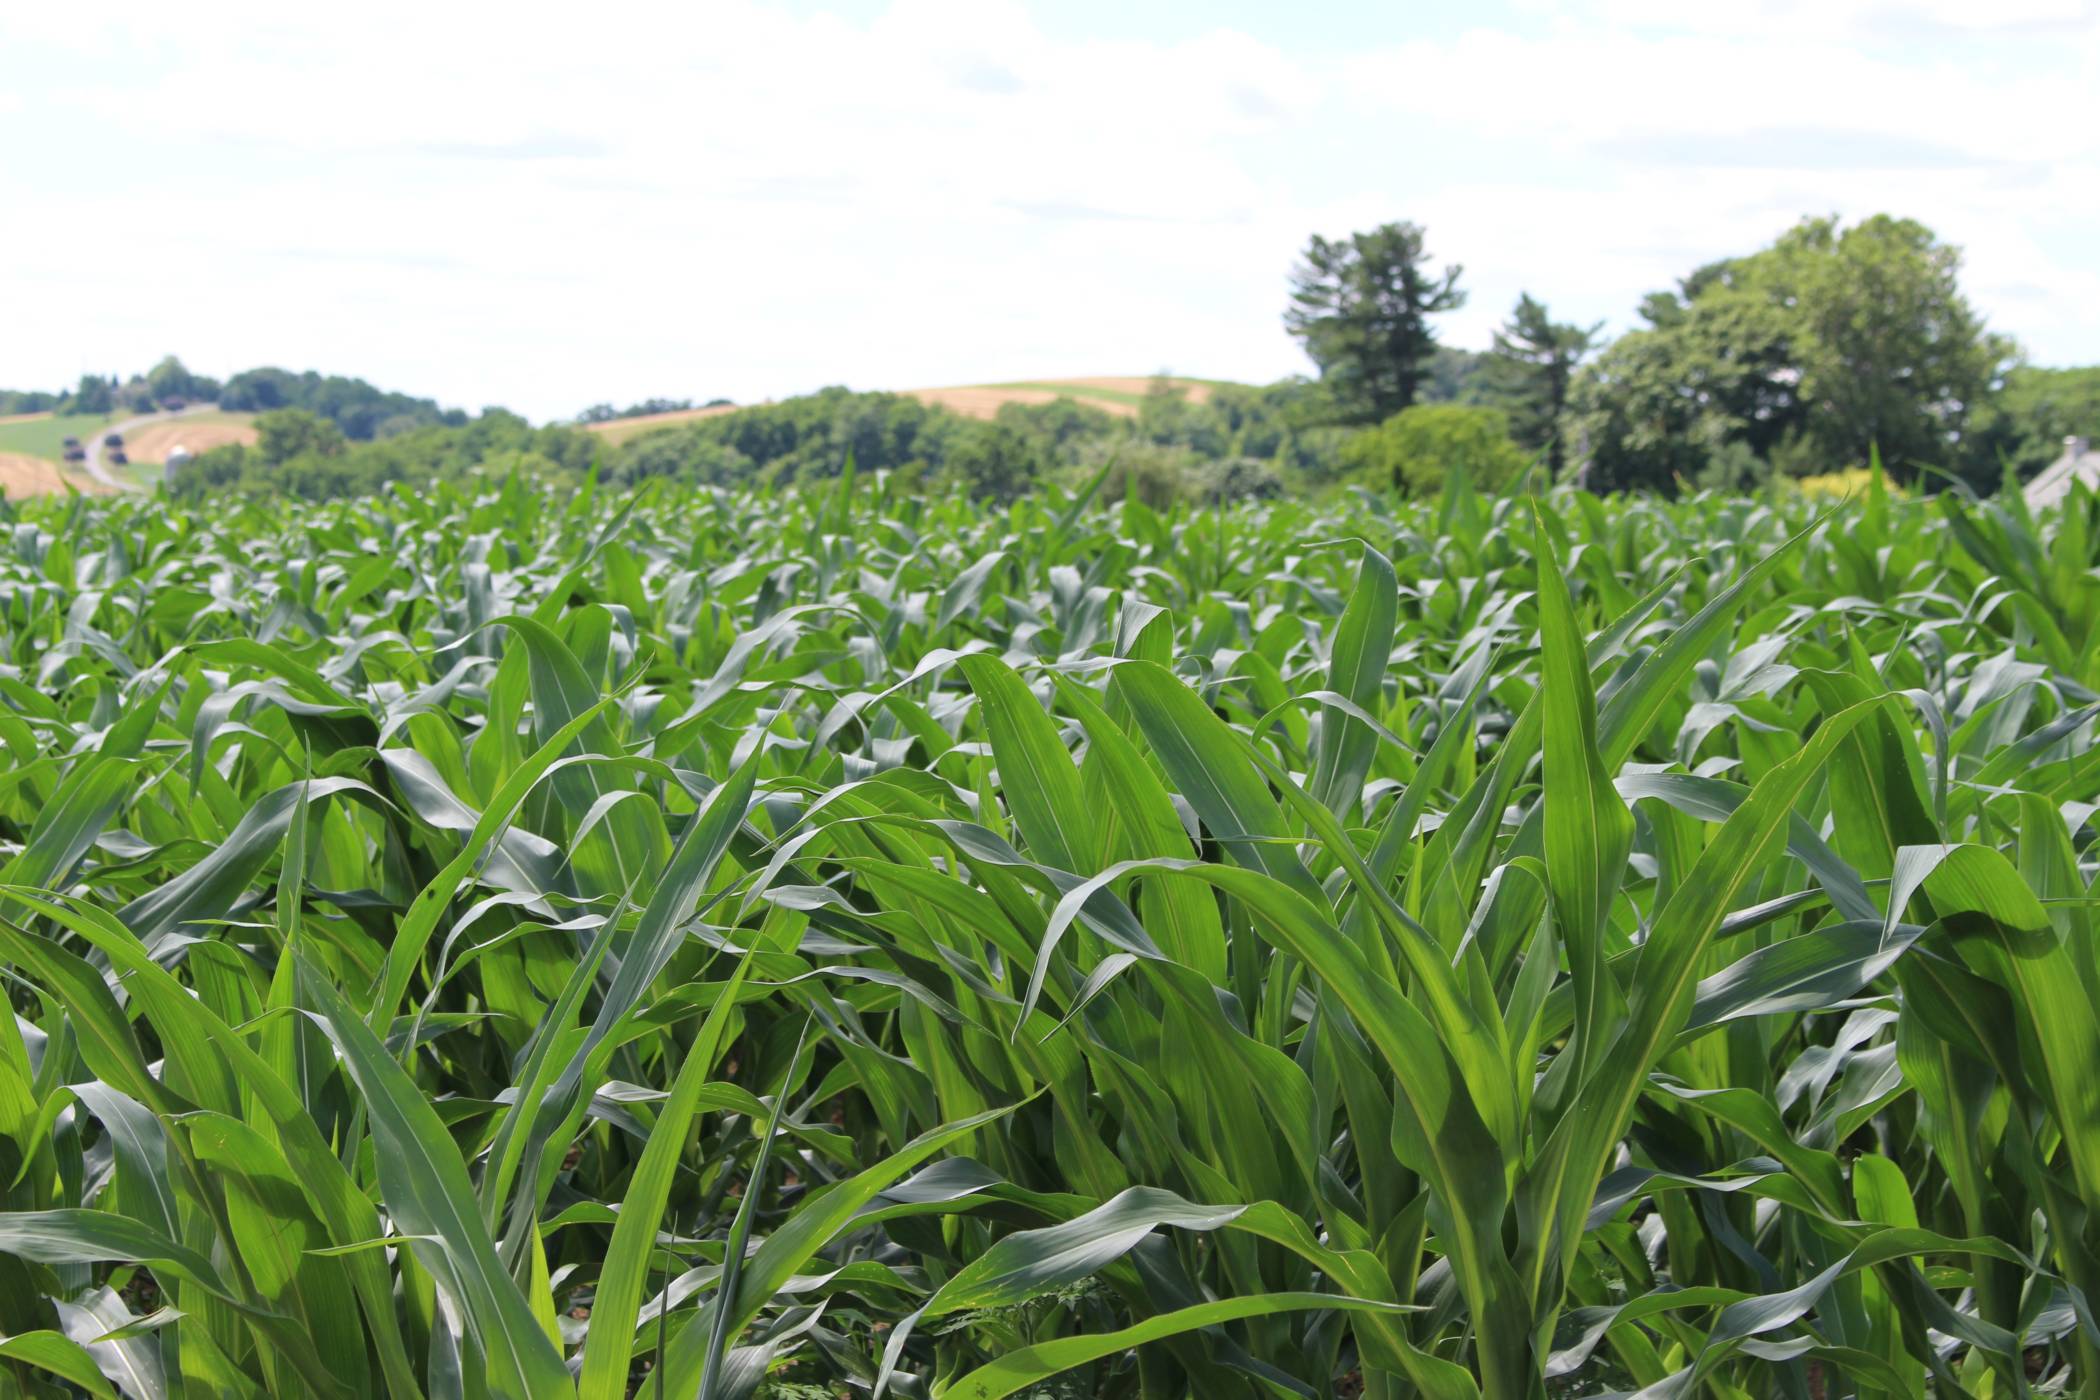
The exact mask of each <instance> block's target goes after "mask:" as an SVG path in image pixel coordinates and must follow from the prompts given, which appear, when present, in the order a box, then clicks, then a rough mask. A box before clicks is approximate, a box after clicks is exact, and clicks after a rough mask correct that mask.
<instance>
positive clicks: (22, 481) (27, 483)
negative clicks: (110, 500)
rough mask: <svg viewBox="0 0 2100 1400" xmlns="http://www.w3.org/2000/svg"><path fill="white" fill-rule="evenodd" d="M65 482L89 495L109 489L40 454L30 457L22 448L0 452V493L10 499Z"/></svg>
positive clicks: (48, 490)
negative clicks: (39, 455) (69, 470)
mask: <svg viewBox="0 0 2100 1400" xmlns="http://www.w3.org/2000/svg"><path fill="white" fill-rule="evenodd" d="M68 486H71V487H73V488H74V489H75V490H79V491H85V492H88V493H90V494H93V495H103V494H105V493H107V492H108V490H109V488H108V487H106V486H103V485H101V484H100V483H98V482H94V481H90V480H88V478H86V477H84V476H75V475H74V474H72V473H71V472H67V471H63V470H61V469H60V468H59V465H58V463H56V462H51V461H46V460H45V459H44V458H42V457H32V456H30V455H29V454H28V453H26V452H0V494H5V495H6V497H7V499H9V500H10V501H19V500H21V499H23V498H24V497H27V496H48V495H52V494H54V493H56V492H60V491H63V490H65V489H66V488H67V487H68Z"/></svg>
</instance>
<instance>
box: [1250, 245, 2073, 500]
mask: <svg viewBox="0 0 2100 1400" xmlns="http://www.w3.org/2000/svg"><path fill="white" fill-rule="evenodd" d="M1434 263H1435V260H1434V259H1433V258H1432V257H1431V255H1430V253H1429V249H1428V242H1427V235H1426V233H1425V232H1424V230H1423V229H1422V228H1420V227H1419V226H1417V225H1415V224H1410V223H1393V224H1387V225H1384V226H1383V227H1381V228H1378V229H1374V230H1372V231H1370V232H1368V233H1358V234H1354V235H1351V236H1350V237H1349V238H1347V239H1341V240H1329V239H1327V238H1324V237H1319V236H1315V237H1314V238H1313V239H1312V240H1311V241H1310V242H1309V243H1308V244H1307V246H1306V250H1305V253H1304V256H1303V259H1302V261H1301V262H1300V264H1299V266H1298V267H1297V269H1296V270H1295V271H1294V273H1293V275H1292V282H1291V292H1290V301H1289V304H1288V306H1287V307H1286V309H1285V311H1284V325H1285V327H1286V328H1287V329H1288V330H1289V331H1290V332H1291V334H1292V335H1294V336H1296V337H1297V338H1298V340H1299V342H1300V344H1301V345H1302V346H1303V347H1304V350H1305V353H1306V356H1307V358H1309V359H1310V360H1311V361H1312V363H1313V364H1314V366H1315V367H1316V368H1317V370H1318V371H1319V379H1318V381H1317V382H1318V385H1319V388H1320V390H1321V392H1322V393H1323V394H1324V395H1325V397H1326V399H1327V401H1328V404H1329V416H1330V420H1331V421H1333V422H1336V423H1343V424H1348V425H1351V426H1354V427H1358V428H1361V429H1364V430H1366V431H1375V432H1377V433H1381V434H1383V435H1384V437H1383V439H1382V441H1384V442H1385V443H1386V444H1387V446H1388V447H1390V444H1391V442H1393V441H1396V440H1397V437H1396V434H1398V436H1409V434H1407V433H1401V432H1399V430H1398V429H1397V428H1396V426H1395V420H1396V419H1398V418H1400V417H1403V416H1405V415H1407V414H1408V413H1411V412H1414V411H1415V410H1416V407H1417V405H1418V404H1421V403H1423V402H1425V401H1426V400H1427V399H1428V398H1429V397H1430V396H1429V395H1428V394H1427V393H1426V392H1425V390H1426V389H1427V388H1428V387H1429V386H1432V385H1438V386H1439V387H1442V388H1444V389H1445V391H1446V392H1445V394H1444V397H1447V398H1449V399H1450V400H1452V401H1454V402H1457V403H1459V404H1462V405H1467V406H1471V407H1473V408H1475V409H1477V410H1478V411H1479V412H1480V413H1482V414H1485V413H1488V412H1490V411H1493V412H1499V413H1500V414H1501V415H1502V418H1503V422H1504V425H1505V427H1506V431H1507V434H1508V437H1509V440H1510V442H1511V443H1512V444H1514V445H1515V446H1516V447H1517V448H1519V449H1521V450H1522V451H1524V452H1525V453H1527V454H1531V455H1532V456H1534V457H1535V458H1537V459H1538V460H1539V462H1540V464H1541V465H1542V467H1543V468H1544V469H1545V470H1547V471H1549V472H1551V473H1553V474H1554V475H1555V476H1559V475H1562V474H1573V475H1575V476H1576V477H1577V478H1578V479H1579V480H1581V481H1582V482H1584V483H1585V484H1587V485H1589V486H1591V487H1593V488H1596V489H1600V490H1609V489H1642V488H1645V489H1657V490H1676V489H1679V488H1682V487H1728V488H1742V487H1748V486H1754V485H1757V484H1759V483H1761V482H1763V481H1767V480H1773V479H1784V478H1788V477H1799V476H1808V475H1815V474H1820V473H1824V472H1830V471H1836V470H1842V469H1845V468H1849V467H1855V466H1859V465H1862V464H1864V463H1865V462H1866V461H1867V460H1868V458H1869V457H1870V456H1878V457H1879V459H1880V460H1881V461H1882V462H1883V463H1885V464H1886V465H1887V466H1888V468H1889V469H1890V471H1891V472H1892V474H1893V475H1894V476H1895V477H1896V478H1897V479H1898V480H1899V481H1912V482H1917V483H1919V484H1920V485H1921V486H1923V487H1924V488H1926V489H1935V488H1936V487H1937V486H1938V485H1940V484H1944V483H1945V482H1947V481H1949V480H1955V479H1959V480H1964V481H1966V482H1968V483H1969V484H1971V485H1972V486H1976V487H1980V488H1983V489H1989V488H1990V487H1992V486H1994V485H1995V484H1996V483H1997V482H1998V480H1999V479H2000V477H2001V475H2004V474H2007V473H2010V474H2011V475H2013V476H2014V477H2018V476H2021V475H2026V474H2031V472H2032V471H2034V470H2036V469H2038V468H2039V466H2041V465H2042V464H2043V463H2045V462H2047V461H2048V460H2049V459H2050V458H2051V457H2053V456H2054V454H2055V452H2056V450H2057V442H2058V440H2059V439H2060V438H2061V437H2062V436H2063V435H2064V433H2065V432H2067V431H2076V430H2080V425H2082V430H2084V431H2091V430H2092V429H2093V428H2095V427H2100V423H2096V422H2095V421H2094V420H2095V408H2096V404H2095V399H2096V397H2100V394H2096V385H2095V380H2096V377H2100V369H2083V370H2043V369H2034V368H2029V367H2024V366H2021V365H2020V364H2019V354H2018V348H2017V346H2016V345H2015V344H2014V343H2013V342H2012V341H2011V340H2009V339H2007V338H2006V337H2004V336H2001V335H1998V334H1996V333H1994V332H1993V331H1991V330H1990V329H1989V328H1988V327H1986V325H1985V324H1984V321H1983V318H1982V317H1981V316H1980V315H1979V314H1978V313H1977V312H1976V310H1975V309H1974V308H1973V307H1972V306H1971V305H1970V304H1969V302H1968V300H1967V298H1966V297H1964V296H1963V295H1962V292H1961V288H1960V280H1959V274H1960V269H1961V255H1960V251H1959V250H1958V249H1956V248H1954V247H1952V246H1951V245H1949V244H1946V243H1944V242H1942V241H1940V239H1939V238H1938V237H1937V236H1936V235H1934V234H1933V232H1932V231H1931V230H1930V229H1928V228H1926V227H1925V226H1924V225H1923V224H1920V223H1918V222H1917V221H1915V220H1911V219H1898V218H1892V217H1890V216H1887V215H1876V216H1874V217H1873V218H1869V219H1865V220H1862V221H1861V222H1859V223H1856V224H1852V225H1850V226H1847V225H1844V224H1842V223H1840V222H1839V221H1838V220H1836V219H1828V218H1825V219H1804V220H1802V222H1801V223H1799V224H1797V225H1796V226H1795V227H1793V228H1792V229H1789V230H1787V231H1786V232H1785V233H1784V234H1782V235H1781V236H1780V237H1779V238H1778V239H1777V240H1775V241H1774V242H1773V243H1772V244H1771V245H1769V246H1768V247H1765V248H1762V249H1760V250H1758V251H1756V252H1754V253H1750V254H1747V255H1745V256H1742V257H1736V258H1725V259H1721V260H1719V261H1716V262H1712V263H1708V264H1706V265H1704V266H1702V267H1699V268H1696V269H1694V270H1693V271H1692V272H1690V273H1688V274H1686V275H1685V276H1684V277H1683V278H1681V279H1680V280H1679V281H1678V283H1677V285H1676V287H1675V288H1673V289H1671V290H1668V291H1660V292H1655V293H1652V294H1650V295H1649V296H1648V297H1646V298H1645V299H1644V300H1643V302H1642V304H1641V306H1640V308H1639V311H1638V314H1639V317H1640V320H1641V322H1642V324H1640V325H1638V326H1636V327H1635V328H1634V329H1632V330H1629V331H1628V332H1626V333H1625V334H1624V335H1621V336H1619V337H1618V338H1617V339H1616V340H1609V341H1607V340H1606V339H1604V337H1603V336H1602V334H1601V332H1602V329H1603V328H1602V325H1601V324H1595V325H1588V326H1583V325H1577V324H1572V323H1567V322H1560V321H1555V320H1554V319H1553V317H1552V316H1551V315H1550V314H1549V312H1548V311H1547V308H1546V305H1545V303H1544V302H1542V301H1541V300H1539V299H1537V298H1535V297H1533V296H1532V295H1531V294H1530V293H1526V294H1525V295H1523V296H1522V297H1520V298H1519V299H1518V301H1517V304H1516V306H1515V307H1514V308H1512V310H1511V312H1510V314H1509V317H1508V318H1507V320H1506V321H1505V322H1504V323H1503V325H1502V326H1501V327H1500V329H1498V330H1497V331H1496V332H1495V334H1494V338H1493V344H1492V346H1491V348H1490V349H1489V350H1488V351H1486V352H1485V353H1484V354H1482V355H1479V356H1474V357H1467V358H1466V359H1465V360H1463V361H1462V362H1461V364H1462V366H1463V368H1462V372H1460V373H1458V374H1456V375H1453V374H1451V373H1450V372H1449V371H1450V368H1451V362H1450V361H1449V359H1448V356H1449V355H1450V354H1451V352H1449V351H1447V350H1446V349H1445V347H1443V346H1441V345H1439V344H1438V343H1437V340H1436V335H1435V327H1434V318H1435V317H1437V316H1440V315H1442V314H1444V313H1447V312H1449V311H1452V310H1455V309H1457V308H1458V307H1460V306H1462V305H1463V304H1464V301H1465V291H1464V289H1463V287H1462V286H1461V284H1460V275H1461V269H1460V267H1459V266H1458V265H1457V264H1449V265H1445V266H1443V267H1442V268H1441V269H1440V270H1439V269H1437V268H1435V266H1434ZM1440 369H1441V370H1442V371H1443V373H1442V375H1441V376H1440ZM1493 426H1494V425H1493V423H1492V421H1491V420H1489V419H1487V418H1484V417H1482V418H1479V419H1477V421H1474V422H1471V423H1467V424H1463V425H1462V424H1461V422H1460V420H1459V419H1456V418H1453V417H1451V416H1450V415H1445V419H1444V424H1443V428H1442V431H1443V432H1444V434H1445V435H1446V436H1447V437H1448V436H1449V435H1450V434H1451V433H1453V432H1459V431H1461V429H1462V431H1463V432H1464V434H1466V435H1467V436H1468V437H1469V438H1478V437H1479V436H1480V435H1481V434H1482V433H1484V432H1487V431H1489V430H1490V429H1491V428H1492V427H1493ZM1421 435H1422V434H1421V432H1420V431H1415V432H1413V433H1412V436H1413V437H1414V438H1420V437H1421ZM1358 455H1359V456H1360V457H1363V458H1367V459H1373V460H1385V457H1381V456H1380V449H1378V446H1377V443H1376V442H1367V443H1365V444H1363V445H1361V446H1360V447H1359V450H1358ZM1385 456H1387V457H1389V456H1390V452H1386V454H1385ZM1401 479H1402V484H1405V478H1404V474H1403V476H1402V478H1401Z"/></svg>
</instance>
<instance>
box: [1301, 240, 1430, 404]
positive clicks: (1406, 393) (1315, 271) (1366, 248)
mask: <svg viewBox="0 0 2100 1400" xmlns="http://www.w3.org/2000/svg"><path fill="white" fill-rule="evenodd" d="M1303 258H1304V260H1303V261H1302V262H1301V263H1300V264H1299V265H1298V266H1297V267H1296V268H1294V269H1292V272H1291V303H1290V306H1289V308H1288V309H1287V310H1286V311H1285V312H1284V316H1283V323H1284V327H1285V328H1286V329H1287V330H1289V331H1290V333H1291V334H1292V335H1294V336H1296V337H1297V338H1298V340H1299V342H1300V343H1301V344H1302V345H1303V346H1304V347H1305V353H1306V355H1307V356H1308V357H1309V358H1310V359H1311V360H1312V362H1313V363H1314V364H1315V365H1317V366H1319V369H1320V381H1321V383H1322V385H1323V386H1324V387H1325V388H1326V390H1327V392H1328V394H1329V395H1330V397H1331V401H1332V403H1333V405H1334V407H1335V410H1336V412H1337V415H1338V418H1337V421H1339V422H1343V423H1348V424H1354V425H1358V426H1368V425H1371V424H1376V423H1382V422H1384V421H1385V420H1386V419H1388V418H1390V417H1392V415H1394V414H1395V413H1398V412H1400V411H1401V410H1402V409H1404V408H1406V407H1408V406H1409V405H1410V404H1412V403H1414V401H1415V399H1416V397H1417V396H1418V394H1419V393H1420V391H1421V386H1422V381H1423V380H1424V378H1425V377H1427V375H1428V373H1429V367H1430V360H1431V357H1432V355H1433V354H1434V352H1435V350H1436V336H1435V333H1434V332H1433V331H1432V330H1431V329H1430V325H1429V318H1430V317H1431V316H1435V315H1438V314H1441V313H1442V312H1446V311H1453V310H1456V309H1457V308H1458V307H1460V306H1463V305H1464V304H1465V293H1464V292H1462V291H1460V290H1459V288H1458V278H1459V273H1460V271H1461V269H1460V268H1459V267H1458V266H1456V265H1453V266H1450V267H1446V268H1445V269H1444V271H1443V273H1442V275H1440V276H1439V275H1435V274H1432V273H1431V272H1430V270H1429V253H1428V250H1427V248H1426V247H1425V246H1424V243H1423V232H1422V229H1421V228H1420V227H1419V226H1418V225H1415V224H1410V223H1393V224H1383V225H1381V226H1379V227H1378V228H1375V229H1372V230H1370V231H1369V232H1366V233H1356V234H1351V235H1350V236H1349V237H1348V238H1345V239H1340V240H1336V241H1330V240H1328V239H1326V238H1323V237H1321V236H1319V235H1318V234H1315V235H1313V238H1312V241H1311V242H1309V243H1307V244H1306V246H1305V253H1304V255H1303Z"/></svg>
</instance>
